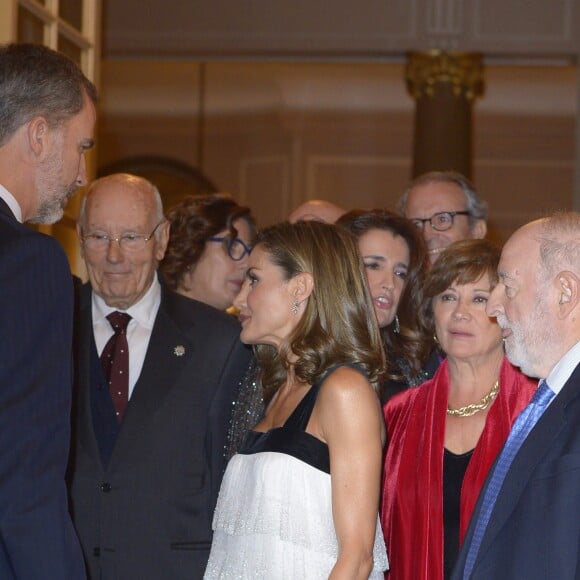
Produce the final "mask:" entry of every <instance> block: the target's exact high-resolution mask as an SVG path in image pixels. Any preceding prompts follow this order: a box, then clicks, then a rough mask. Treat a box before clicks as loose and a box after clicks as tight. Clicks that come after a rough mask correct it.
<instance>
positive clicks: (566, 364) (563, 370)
mask: <svg viewBox="0 0 580 580" xmlns="http://www.w3.org/2000/svg"><path fill="white" fill-rule="evenodd" d="M578 364H580V341H578V342H577V343H576V344H575V345H574V346H573V347H572V348H571V349H570V350H569V351H568V352H567V353H566V354H565V355H564V356H563V357H562V358H561V359H560V360H559V361H558V362H557V363H556V366H555V367H554V368H553V369H552V370H551V371H550V374H549V375H548V376H547V377H546V382H547V383H548V386H549V387H550V389H551V390H552V391H554V392H555V393H556V395H557V394H558V393H559V392H560V391H561V390H562V388H563V387H564V385H565V384H566V382H567V381H568V379H569V378H570V377H571V376H572V373H573V372H574V369H575V368H576V367H577V366H578ZM552 400H554V399H552Z"/></svg>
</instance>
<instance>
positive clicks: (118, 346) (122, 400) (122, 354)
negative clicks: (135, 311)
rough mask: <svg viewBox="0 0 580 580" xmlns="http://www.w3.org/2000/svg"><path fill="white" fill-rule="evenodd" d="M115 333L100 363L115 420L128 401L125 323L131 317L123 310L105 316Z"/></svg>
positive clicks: (127, 355) (127, 356)
mask: <svg viewBox="0 0 580 580" xmlns="http://www.w3.org/2000/svg"><path fill="white" fill-rule="evenodd" d="M107 320H108V321H109V322H110V324H111V326H112V327H113V330H114V331H115V334H113V336H111V338H109V341H108V342H107V344H106V345H105V348H104V349H103V352H102V353H101V365H102V366H103V372H104V373H105V377H106V379H107V383H108V385H109V392H110V393H111V399H112V400H113V404H114V405H115V411H116V414H117V420H118V421H119V423H120V422H121V421H122V420H123V414H124V413H125V408H126V407H127V402H128V401H129V345H128V344H127V325H128V324H129V321H130V320H131V317H130V316H129V315H128V314H126V313H124V312H117V311H115V312H111V314H109V315H108V316H107Z"/></svg>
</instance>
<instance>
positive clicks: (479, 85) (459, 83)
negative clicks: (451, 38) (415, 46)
mask: <svg viewBox="0 0 580 580" xmlns="http://www.w3.org/2000/svg"><path fill="white" fill-rule="evenodd" d="M405 81H406V83H407V90H408V91H409V94H410V95H411V96H412V97H414V98H415V99H418V98H420V97H424V96H428V97H433V96H435V93H436V90H437V85H438V84H445V85H449V86H450V88H451V91H452V93H453V95H455V96H457V97H461V96H462V97H464V98H465V99H467V100H468V101H473V100H475V99H476V98H477V97H479V96H481V95H482V94H483V88H484V73H483V56H482V55H481V54H480V53H475V52H446V51H442V50H435V49H434V50H428V51H421V52H410V53H408V55H407V65H406V68H405Z"/></svg>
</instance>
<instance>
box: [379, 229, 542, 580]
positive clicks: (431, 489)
mask: <svg viewBox="0 0 580 580" xmlns="http://www.w3.org/2000/svg"><path fill="white" fill-rule="evenodd" d="M499 255H500V252H499V250H498V249H497V248H496V247H494V246H493V245H492V244H491V243H490V242H488V241H485V240H464V241H461V242H456V243H455V244H452V245H450V246H448V247H447V248H446V249H445V250H444V251H443V252H442V253H441V255H440V257H439V259H438V260H437V261H436V262H435V264H434V265H433V267H432V268H431V270H430V271H429V274H428V276H427V280H426V282H425V298H424V300H425V302H424V304H423V308H422V312H421V316H422V318H423V320H424V324H425V326H426V327H427V328H429V329H431V331H432V332H433V333H434V334H435V336H436V337H437V340H438V341H439V344H440V346H441V349H442V350H443V351H444V352H445V353H446V355H447V357H446V359H445V360H444V361H443V362H442V363H441V366H440V367H439V369H438V370H437V372H436V373H435V375H434V376H433V378H432V379H431V380H429V381H427V382H426V383H424V384H423V385H421V386H420V387H417V388H416V389H409V390H407V391H405V392H403V393H399V394H398V395H396V396H395V397H393V398H392V399H391V400H390V401H389V402H388V403H387V404H386V405H385V407H384V415H385V421H386V424H387V433H388V449H387V455H386V459H385V466H384V483H383V500H382V508H381V521H382V525H383V530H384V531H385V538H386V540H387V547H388V549H389V555H390V556H391V557H392V562H393V565H392V567H391V570H390V572H389V576H388V578H389V580H400V579H404V580H442V579H443V578H449V577H450V576H451V572H452V569H453V565H454V563H455V560H456V559H457V555H458V552H459V546H460V544H461V542H462V540H463V536H464V534H465V532H466V530H467V526H468V524H469V519H470V518H471V514H472V512H473V508H474V506H475V502H476V501H477V497H478V495H479V491H480V489H481V487H482V485H483V483H484V481H485V478H486V476H487V472H488V471H489V468H490V467H491V465H492V464H493V462H494V460H495V458H496V456H497V454H498V453H499V451H500V450H501V448H502V446H503V444H504V442H505V440H506V439H507V436H508V434H509V432H510V428H511V425H512V423H513V421H514V420H515V418H516V417H517V416H518V414H519V413H520V411H521V410H522V409H523V408H524V407H525V406H526V405H527V404H528V402H529V401H530V399H531V397H532V395H533V392H534V391H535V388H536V383H535V382H534V381H532V380H530V379H529V378H528V377H526V376H525V375H523V374H522V373H521V372H520V371H519V370H518V369H516V368H515V367H513V366H512V365H511V364H510V363H509V361H508V360H507V358H505V355H504V351H503V343H502V335H501V328H500V327H499V325H498V324H497V321H496V320H495V319H494V318H489V317H488V316H487V314H486V312H485V306H486V303H487V301H488V299H489V296H490V293H491V291H492V289H493V288H494V287H495V285H496V284H497V281H498V278H497V266H498V262H499Z"/></svg>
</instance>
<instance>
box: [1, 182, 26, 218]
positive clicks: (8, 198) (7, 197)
mask: <svg viewBox="0 0 580 580" xmlns="http://www.w3.org/2000/svg"><path fill="white" fill-rule="evenodd" d="M0 197H1V198H2V199H3V200H4V201H5V202H6V205H7V206H8V207H9V208H10V211H11V212H12V213H13V214H14V217H15V218H16V219H17V220H18V221H19V222H20V223H22V208H21V207H20V204H19V203H18V202H17V201H16V198H15V197H14V196H13V195H12V194H11V193H10V192H9V191H8V190H7V189H6V188H5V187H4V186H3V185H1V184H0Z"/></svg>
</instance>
